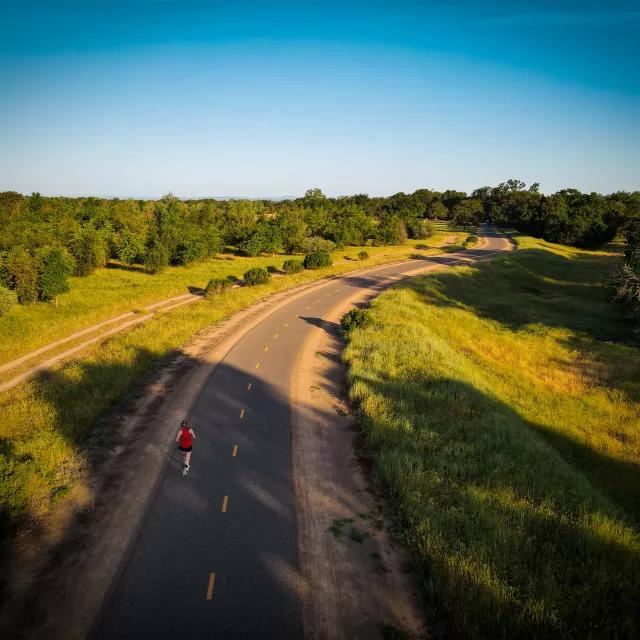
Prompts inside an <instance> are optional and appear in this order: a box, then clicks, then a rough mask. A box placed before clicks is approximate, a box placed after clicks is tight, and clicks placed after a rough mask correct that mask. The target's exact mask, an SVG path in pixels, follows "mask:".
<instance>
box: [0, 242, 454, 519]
mask: <svg viewBox="0 0 640 640" xmlns="http://www.w3.org/2000/svg"><path fill="white" fill-rule="evenodd" d="M445 237H446V235H445V234H444V233H442V234H439V235H438V236H437V237H435V238H433V239H430V240H427V241H411V242H410V243H408V244H407V245H405V246H403V247H371V248H368V249H367V250H368V251H369V253H370V258H369V259H368V260H363V261H361V260H358V259H357V253H358V251H359V249H358V248H357V247H350V248H349V249H345V250H342V251H341V252H340V253H339V254H338V255H337V256H336V257H337V258H338V259H336V260H335V263H334V265H333V266H332V267H330V268H325V269H319V270H316V271H304V272H301V273H297V274H293V275H287V276H283V277H282V278H274V279H272V281H271V282H270V283H269V284H267V285H262V286H256V287H241V288H239V289H233V290H231V291H229V292H227V293H224V294H221V295H218V296H215V297H214V298H212V299H209V300H207V299H205V300H202V301H198V302H196V303H194V304H191V305H188V306H186V307H182V308H179V309H175V310H173V311H170V312H168V313H166V314H160V315H158V316H156V317H154V318H153V319H151V320H150V321H149V322H148V323H146V324H144V325H139V326H138V327H136V328H134V329H132V330H129V331H128V332H126V333H124V334H120V335H117V336H114V337H112V338H110V339H108V340H106V341H105V342H104V343H98V344H96V345H93V346H92V347H89V348H88V349H87V350H86V351H84V352H83V353H82V355H81V357H80V358H78V359H76V360H74V361H73V362H70V363H68V364H65V365H61V366H59V367H57V368H55V369H54V370H53V372H52V373H51V374H50V375H43V376H41V377H40V378H39V379H37V380H32V381H30V382H26V383H24V384H22V385H19V386H18V387H15V388H14V389H12V390H11V391H9V392H6V393H4V394H0V416H1V419H0V447H1V448H0V516H2V517H3V518H4V523H0V524H3V526H4V527H7V526H8V527H10V528H13V527H15V526H18V525H19V524H20V523H25V522H26V523H28V522H30V521H32V520H37V519H38V518H40V517H42V516H43V515H46V514H47V513H48V512H49V511H50V510H51V507H52V505H53V504H54V502H55V500H56V499H57V497H58V496H59V495H60V491H61V489H64V490H66V489H68V488H70V487H71V486H73V484H74V483H75V482H76V481H77V480H78V478H79V477H81V476H82V475H83V473H85V470H86V468H87V464H88V462H87V457H86V455H87V448H88V450H89V453H91V443H87V440H86V438H87V436H89V435H91V434H92V433H94V432H95V428H96V426H101V427H102V428H103V430H105V431H106V433H105V435H104V437H105V438H106V439H107V440H108V439H109V430H110V429H111V426H112V425H110V424H109V422H107V423H106V425H105V424H102V419H103V417H104V416H105V415H108V414H109V413H110V411H112V410H113V409H114V408H115V407H117V406H119V403H121V402H122V400H123V398H125V397H126V396H127V394H129V393H130V392H131V389H132V388H134V387H135V384H136V382H138V381H139V380H140V379H141V378H142V377H143V376H144V375H145V374H146V373H148V372H149V371H151V370H153V368H154V367H158V366H160V365H162V364H163V362H165V361H166V359H167V358H168V357H170V356H171V355H172V354H174V353H175V352H176V351H177V350H179V348H180V347H181V345H183V344H184V343H185V342H186V341H187V340H188V339H189V338H190V337H191V336H193V335H194V334H195V333H196V332H197V331H199V330H200V329H203V328H204V327H207V326H209V325H212V324H215V323H216V322H219V321H220V320H222V319H225V318H228V317H229V316H230V315H232V314H233V313H235V312H236V311H239V310H241V309H243V308H246V307H247V306H249V305H250V304H253V303H255V302H257V301H258V300H260V299H262V298H265V297H266V296H268V295H270V294H271V293H275V292H277V291H282V290H284V289H286V288H290V287H294V286H296V285H300V284H304V283H307V282H311V281H313V280H318V279H320V278H323V277H326V276H328V275H332V274H339V273H345V272H347V271H351V270H354V269H359V268H363V267H367V266H373V265H376V264H384V263H385V262H389V261H393V260H398V259H402V258H404V257H407V255H408V254H410V253H415V252H416V247H415V245H416V244H418V245H425V246H427V245H428V246H430V247H434V248H433V249H432V250H429V249H424V250H420V251H421V253H424V254H428V253H430V252H434V251H438V250H439V249H437V248H435V247H437V246H438V245H439V244H442V242H444V239H445ZM454 247H455V245H452V246H451V248H454ZM339 256H348V257H350V258H352V259H351V260H347V259H344V258H340V257H339ZM283 259H284V257H283V256H276V258H275V259H267V258H260V259H256V260H251V259H248V258H235V259H234V260H229V261H226V260H218V261H212V262H211V263H206V264H204V265H198V267H194V268H192V272H191V273H192V275H193V273H199V274H200V275H199V277H200V278H201V280H195V279H193V278H192V279H189V278H188V277H187V275H185V274H184V273H183V272H182V271H180V270H179V269H175V270H171V271H170V273H173V274H176V277H178V276H179V277H180V278H182V280H180V284H179V287H178V285H175V286H176V287H177V288H175V289H173V290H172V291H169V289H168V287H173V286H174V284H172V283H171V279H170V278H168V275H167V274H162V275H161V276H159V277H160V278H162V279H164V282H165V285H166V287H167V289H165V290H164V294H165V295H170V294H171V293H181V292H182V291H181V290H180V287H182V289H184V287H185V286H186V285H185V283H186V282H194V281H195V282H196V283H197V284H200V285H204V284H206V281H207V280H208V278H209V277H214V276H215V277H222V276H224V275H236V276H239V277H241V276H242V273H243V272H244V270H246V268H247V265H248V264H262V265H268V264H276V265H277V266H281V262H282V261H283ZM220 265H222V266H220ZM205 267H207V268H209V269H212V268H215V271H212V270H210V271H209V272H205V271H204V268H205ZM123 273H124V272H123ZM126 273H127V276H128V277H130V278H131V280H128V282H130V283H132V282H133V283H135V282H138V280H140V281H141V282H143V283H145V282H147V281H148V282H153V278H154V277H155V276H147V275H146V274H140V273H133V274H132V273H129V272H126ZM117 275H118V276H122V274H121V273H120V272H117ZM112 277H113V272H112V270H103V271H100V272H98V273H96V274H95V277H94V276H91V277H90V278H86V279H82V280H79V282H80V284H82V286H83V287H84V286H85V285H86V284H87V283H90V282H91V278H94V280H98V281H99V279H100V278H112ZM148 286H149V287H151V286H153V287H156V289H154V295H155V296H156V298H157V294H158V292H159V291H160V289H159V288H158V287H160V285H158V284H153V285H151V284H149V285H148ZM110 287H111V284H110V285H109V287H107V293H104V292H102V293H100V294H98V295H96V296H95V297H94V298H92V299H93V301H95V302H96V304H98V303H99V302H100V299H101V296H103V295H104V296H106V297H109V296H113V298H114V299H117V303H114V304H118V305H120V304H121V302H122V301H121V300H120V297H119V296H124V292H119V291H118V290H112V289H111V288H110ZM140 288H142V285H140ZM146 291H147V293H149V290H146ZM85 294H86V291H85ZM149 295H150V293H149ZM156 298H151V299H156ZM125 302H126V306H123V307H121V308H119V309H118V311H122V310H126V309H130V308H132V306H134V301H133V300H132V299H131V298H129V300H128V301H125ZM135 303H136V304H137V305H141V304H142V303H143V298H142V297H140V298H138V299H137V300H136V301H135ZM114 308H115V307H109V306H99V309H100V311H101V313H102V312H105V310H106V309H110V312H111V313H114V312H116V311H114ZM60 309H64V305H63V303H62V302H61V303H60V306H59V307H58V310H60ZM53 311H54V309H53V308H51V307H48V306H45V305H37V306H34V307H29V308H25V309H24V313H26V314H28V313H33V314H34V317H31V318H30V320H29V321H30V322H36V318H40V320H39V321H40V322H44V320H43V319H42V315H40V314H48V313H52V312H53ZM96 313H97V312H96ZM62 317H63V319H64V318H65V317H66V316H64V315H63V316H62ZM86 318H87V316H85V320H86ZM93 319H94V320H96V321H97V320H98V319H100V318H99V317H98V316H95V317H93ZM65 322H66V321H63V320H61V321H60V323H59V325H57V326H58V328H59V329H60V330H62V328H67V329H68V325H67V324H65ZM32 337H33V339H35V335H34V336H32Z"/></svg>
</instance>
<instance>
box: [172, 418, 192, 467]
mask: <svg viewBox="0 0 640 640" xmlns="http://www.w3.org/2000/svg"><path fill="white" fill-rule="evenodd" d="M195 439H196V434H195V432H194V430H193V429H192V428H191V427H190V426H189V424H188V423H187V421H186V420H183V421H182V422H181V423H180V429H178V435H177V436H176V442H177V443H178V448H179V449H180V451H182V458H183V462H184V467H183V468H182V475H183V476H186V475H187V473H189V469H191V466H190V464H189V463H190V462H191V450H192V449H193V441H194V440H195Z"/></svg>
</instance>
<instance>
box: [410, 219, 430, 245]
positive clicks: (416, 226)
mask: <svg viewBox="0 0 640 640" xmlns="http://www.w3.org/2000/svg"><path fill="white" fill-rule="evenodd" d="M434 231H435V227H434V225H433V222H431V221H429V220H416V221H415V222H414V223H413V224H412V225H411V235H412V236H413V237H414V238H418V239H419V240H425V239H426V238H430V237H431V236H432V235H433V233H434Z"/></svg>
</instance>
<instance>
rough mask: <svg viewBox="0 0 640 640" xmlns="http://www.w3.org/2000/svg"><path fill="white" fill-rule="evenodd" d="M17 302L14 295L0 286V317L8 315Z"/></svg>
mask: <svg viewBox="0 0 640 640" xmlns="http://www.w3.org/2000/svg"><path fill="white" fill-rule="evenodd" d="M16 302H17V298H16V294H15V292H14V291H11V289H7V288H6V287H2V286H0V316H4V315H6V314H7V313H9V310H10V309H11V307H13V305H14V304H15V303H16Z"/></svg>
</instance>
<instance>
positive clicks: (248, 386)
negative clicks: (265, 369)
mask: <svg viewBox="0 0 640 640" xmlns="http://www.w3.org/2000/svg"><path fill="white" fill-rule="evenodd" d="M247 391H251V383H249V384H248V385H247Z"/></svg>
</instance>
